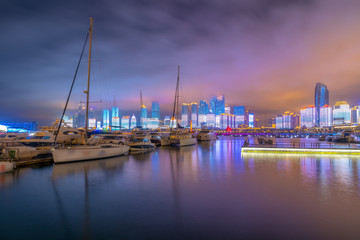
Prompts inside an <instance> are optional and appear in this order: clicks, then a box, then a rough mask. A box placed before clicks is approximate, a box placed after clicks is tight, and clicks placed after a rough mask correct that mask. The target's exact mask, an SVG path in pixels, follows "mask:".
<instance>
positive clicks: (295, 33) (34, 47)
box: [0, 0, 360, 124]
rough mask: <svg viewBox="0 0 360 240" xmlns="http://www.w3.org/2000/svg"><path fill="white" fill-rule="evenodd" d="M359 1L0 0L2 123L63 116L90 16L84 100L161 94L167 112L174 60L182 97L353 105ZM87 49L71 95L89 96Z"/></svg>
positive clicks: (275, 106) (277, 106) (359, 67)
mask: <svg viewBox="0 0 360 240" xmlns="http://www.w3.org/2000/svg"><path fill="white" fill-rule="evenodd" d="M359 13H360V1H358V0H303V1H300V0H299V1H296V0H293V1H285V0H196V1H194V0H144V1H139V0H105V1H95V0H87V1H83V0H80V1H73V0H71V1H69V0H63V1H47V0H39V1H30V0H7V1H1V3H0V30H1V37H0V84H1V93H0V96H1V97H0V121H1V120H13V121H39V122H40V124H41V123H50V122H51V121H53V120H54V119H55V118H57V117H59V116H60V115H61V111H62V108H63V106H64V103H65V100H66V97H67V94H68V90H69V88H70V84H71V81H72V78H73V75H74V72H75V68H76V64H77V61H78V58H79V55H80V52H81V48H82V45H83V42H84V40H85V36H86V32H87V29H88V27H89V17H90V16H91V17H93V18H94V34H93V51H92V56H93V57H92V59H93V62H92V85H91V96H90V98H91V100H93V101H99V100H102V103H101V104H100V105H101V106H102V107H104V108H107V107H111V106H112V105H113V104H114V99H115V101H116V105H117V106H119V107H120V113H123V114H128V113H130V112H135V111H138V108H139V91H140V89H142V91H143V98H144V103H145V105H146V106H148V107H150V105H151V101H158V102H160V107H161V110H162V112H170V109H171V107H170V106H171V104H172V102H173V95H174V91H175V84H176V76H177V65H180V66H181V71H180V78H181V99H182V101H184V102H192V101H197V102H198V101H199V100H201V99H206V100H208V99H209V98H210V97H211V96H213V95H217V94H225V99H226V103H227V104H229V105H230V106H234V105H245V106H248V107H249V108H250V109H252V110H253V111H254V112H255V113H256V114H257V116H258V117H260V119H261V118H267V117H272V116H274V115H277V114H281V113H282V112H284V111H287V110H290V111H299V109H300V108H302V107H304V106H307V105H310V104H313V101H314V89H315V84H316V82H323V83H325V84H326V85H327V86H328V89H329V91H330V103H331V104H334V103H335V102H336V101H338V100H346V101H348V102H349V103H350V104H351V105H355V104H360V92H359V89H360V14H359ZM87 54H88V53H86V56H85V58H84V60H83V61H82V64H81V67H80V72H79V75H78V78H77V82H76V84H75V89H74V92H73V95H72V98H71V106H70V112H71V109H76V108H77V106H78V104H79V102H80V101H82V100H85V95H84V94H83V93H82V91H83V90H85V88H86V71H87V63H86V57H87Z"/></svg>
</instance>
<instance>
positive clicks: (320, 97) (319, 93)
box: [315, 82, 329, 126]
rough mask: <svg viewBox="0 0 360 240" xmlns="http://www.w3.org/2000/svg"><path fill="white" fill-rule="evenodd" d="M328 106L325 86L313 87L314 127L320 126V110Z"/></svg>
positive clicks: (321, 84)
mask: <svg viewBox="0 0 360 240" xmlns="http://www.w3.org/2000/svg"><path fill="white" fill-rule="evenodd" d="M324 105H329V91H328V89H327V87H326V85H325V84H323V83H320V82H318V83H316V86H315V108H316V110H315V125H316V126H320V108H321V107H322V106H324Z"/></svg>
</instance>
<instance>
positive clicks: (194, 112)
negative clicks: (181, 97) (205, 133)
mask: <svg viewBox="0 0 360 240" xmlns="http://www.w3.org/2000/svg"><path fill="white" fill-rule="evenodd" d="M191 122H192V126H193V127H197V125H198V105H197V103H195V102H193V103H191Z"/></svg>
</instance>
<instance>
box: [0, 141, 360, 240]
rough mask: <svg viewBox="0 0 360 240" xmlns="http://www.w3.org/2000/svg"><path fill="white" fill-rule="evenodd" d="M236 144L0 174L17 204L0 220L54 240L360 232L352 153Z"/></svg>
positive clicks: (9, 202)
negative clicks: (262, 149)
mask: <svg viewBox="0 0 360 240" xmlns="http://www.w3.org/2000/svg"><path fill="white" fill-rule="evenodd" d="M249 139H250V140H251V138H249ZM243 142H244V138H231V137H222V138H221V139H219V140H217V141H214V142H201V143H198V145H197V146H189V147H182V148H169V147H161V148H158V149H157V150H156V151H154V152H150V153H142V154H136V155H129V156H124V157H119V158H113V159H106V160H101V161H90V162H80V163H72V164H62V165H54V166H53V167H52V166H50V167H45V168H40V169H23V170H20V169H19V170H17V171H15V172H14V173H13V175H0V179H1V177H2V176H5V177H4V178H3V179H11V180H6V181H3V182H5V184H3V186H7V187H6V188H2V189H6V191H4V193H6V194H4V197H2V198H1V199H0V201H1V204H3V205H4V206H5V205H6V206H10V207H15V206H16V207H17V208H19V211H18V212H13V211H11V212H10V211H9V212H5V213H4V214H2V215H3V216H5V218H7V219H8V220H9V219H10V220H12V221H0V224H2V225H3V226H4V227H5V228H6V229H9V232H13V234H14V237H15V238H22V237H24V235H21V234H22V233H21V232H18V231H15V228H14V226H13V225H12V224H10V223H11V222H13V220H14V219H15V218H16V219H17V227H21V228H22V229H31V230H29V231H25V233H26V237H30V238H31V237H32V236H34V237H35V236H37V237H39V235H38V233H39V232H40V233H41V234H40V235H41V236H40V237H42V238H50V237H53V235H54V234H53V233H54V232H57V233H58V234H57V236H58V237H57V238H59V239H61V238H66V239H71V238H104V239H148V238H154V239H155V238H156V239H186V238H207V239H219V238H236V239H239V238H246V239H260V238H276V239H309V238H311V239H320V238H321V239H323V238H324V237H327V238H329V239H332V238H337V239H349V238H353V237H356V236H359V235H360V230H358V227H357V224H356V223H357V222H359V220H360V201H359V200H360V199H359V196H360V195H359V193H360V180H359V171H360V166H359V161H360V159H359V158H357V157H344V156H340V157H338V156H326V157H322V156H310V157H307V156H304V155H270V154H267V155H261V154H245V155H241V146H242V143H243ZM22 171H23V172H22ZM46 180H49V181H46ZM34 183H36V184H37V186H38V188H36V189H34V188H33V186H34ZM29 189H31V195H30V194H29V195H26V193H27V192H29ZM0 191H1V188H0ZM19 194H21V195H26V196H27V199H29V201H27V204H28V205H27V206H26V208H25V207H24V208H23V207H22V206H20V207H19V205H15V204H16V203H19V201H16V200H15V199H17V198H18V197H19ZM29 196H31V197H29ZM31 199H32V200H31ZM40 203H41V207H39V204H40ZM24 212H26V214H25V215H26V216H27V217H23V213H24ZM20 216H21V217H20ZM39 216H41V217H39ZM39 219H41V221H44V222H43V224H44V223H46V224H47V226H48V228H47V230H44V229H43V228H41V224H40V225H39V224H38V222H39V221H40V220H39ZM0 220H1V217H0ZM35 223H36V224H35ZM28 225H30V227H29V226H28ZM334 226H336V228H335V227H334ZM12 230H14V231H12Z"/></svg>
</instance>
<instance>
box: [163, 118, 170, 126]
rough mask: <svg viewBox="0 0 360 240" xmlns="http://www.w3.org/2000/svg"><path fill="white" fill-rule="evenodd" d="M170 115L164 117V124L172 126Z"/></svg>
mask: <svg viewBox="0 0 360 240" xmlns="http://www.w3.org/2000/svg"><path fill="white" fill-rule="evenodd" d="M170 119H171V118H170V116H165V118H164V126H168V127H170Z"/></svg>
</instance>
